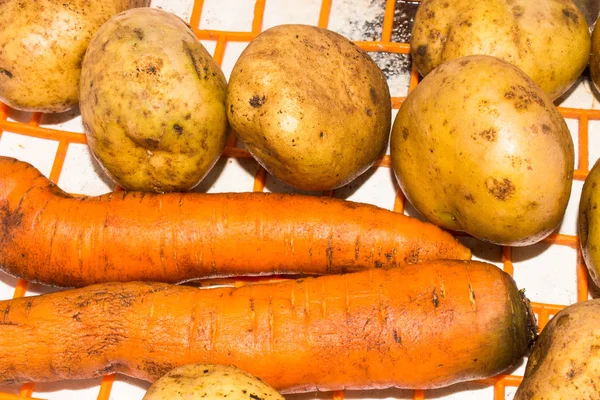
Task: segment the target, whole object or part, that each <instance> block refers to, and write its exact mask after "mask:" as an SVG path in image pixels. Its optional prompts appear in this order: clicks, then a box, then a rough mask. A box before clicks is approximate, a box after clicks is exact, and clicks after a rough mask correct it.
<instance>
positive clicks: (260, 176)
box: [252, 165, 267, 192]
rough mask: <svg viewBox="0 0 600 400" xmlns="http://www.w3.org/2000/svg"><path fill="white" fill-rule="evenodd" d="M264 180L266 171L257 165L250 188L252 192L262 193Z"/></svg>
mask: <svg viewBox="0 0 600 400" xmlns="http://www.w3.org/2000/svg"><path fill="white" fill-rule="evenodd" d="M266 180H267V171H266V170H265V169H264V168H263V167H261V166H260V165H259V166H258V169H257V170H256V174H255V175H254V187H253V188H252V191H254V192H264V190H265V182H266Z"/></svg>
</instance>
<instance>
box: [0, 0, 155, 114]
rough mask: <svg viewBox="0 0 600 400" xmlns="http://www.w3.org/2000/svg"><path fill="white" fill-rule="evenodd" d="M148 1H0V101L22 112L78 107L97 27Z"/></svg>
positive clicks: (56, 110) (51, 110)
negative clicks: (83, 64)
mask: <svg viewBox="0 0 600 400" xmlns="http://www.w3.org/2000/svg"><path fill="white" fill-rule="evenodd" d="M149 3H150V0H113V1H104V0H87V1H84V0H60V1H58V0H37V1H21V0H5V1H0V101H2V102H4V103H6V104H8V105H9V106H11V107H13V108H16V109H19V110H24V111H39V112H61V111H66V110H68V109H70V108H72V107H74V106H76V105H77V102H78V93H77V91H78V85H79V75H80V73H81V61H82V59H83V55H84V54H85V51H86V49H87V47H88V44H89V41H90V39H91V37H92V35H93V34H94V32H96V30H97V29H98V28H99V27H100V26H101V25H102V23H104V22H105V21H106V20H108V19H109V18H110V17H112V16H113V15H116V14H118V13H120V12H121V11H124V10H126V9H128V8H134V7H143V6H147V5H148V4H149Z"/></svg>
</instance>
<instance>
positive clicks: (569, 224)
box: [558, 180, 583, 236]
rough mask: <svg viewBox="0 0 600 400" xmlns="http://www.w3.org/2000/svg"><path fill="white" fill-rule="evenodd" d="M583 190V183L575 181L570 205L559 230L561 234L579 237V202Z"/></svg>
mask: <svg viewBox="0 0 600 400" xmlns="http://www.w3.org/2000/svg"><path fill="white" fill-rule="evenodd" d="M582 188H583V181H577V180H574V181H573V186H572V187H571V197H570V198H569V204H568V205H567V209H566V211H565V215H564V217H563V220H562V222H561V224H560V226H559V228H558V231H559V233H563V234H565V235H572V236H576V235H577V217H578V214H579V201H580V200H581V189H582Z"/></svg>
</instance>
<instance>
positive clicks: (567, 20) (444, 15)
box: [411, 0, 590, 100]
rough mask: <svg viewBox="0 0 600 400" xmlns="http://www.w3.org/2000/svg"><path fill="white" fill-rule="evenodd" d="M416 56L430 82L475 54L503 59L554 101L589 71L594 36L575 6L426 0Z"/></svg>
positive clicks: (564, 1) (417, 27) (538, 0)
mask: <svg viewBox="0 0 600 400" xmlns="http://www.w3.org/2000/svg"><path fill="white" fill-rule="evenodd" d="M588 3H589V0H588ZM411 50H412V60H413V62H414V63H415V65H416V67H417V69H418V70H419V72H420V73H421V74H422V75H424V76H425V75H427V74H428V73H430V72H431V71H432V70H433V69H435V68H436V67H437V66H439V65H441V64H442V63H444V62H447V61H450V60H454V59H456V58H460V57H464V56H468V55H472V54H482V55H489V56H494V57H499V58H502V59H503V60H505V61H508V62H510V63H511V64H513V65H515V66H517V67H518V68H519V69H521V70H523V72H525V73H526V74H527V75H528V76H529V77H531V78H532V79H533V80H534V81H535V83H536V84H538V85H539V86H540V87H541V88H542V89H543V90H544V91H545V92H546V93H547V94H548V95H549V97H550V98H551V99H552V100H554V99H556V98H558V97H559V96H560V95H561V94H563V93H564V92H566V91H567V90H568V89H569V87H571V86H572V85H573V83H575V81H576V80H577V78H579V76H580V75H581V73H582V72H583V70H584V69H585V67H586V66H587V63H588V60H589V58H590V35H589V32H588V24H587V22H586V19H585V17H584V16H583V14H582V13H581V11H580V10H579V8H577V6H576V5H575V4H574V3H573V1H572V0H423V1H422V2H421V4H420V5H419V9H418V10H417V14H416V16H415V23H414V26H413V31H412V37H411Z"/></svg>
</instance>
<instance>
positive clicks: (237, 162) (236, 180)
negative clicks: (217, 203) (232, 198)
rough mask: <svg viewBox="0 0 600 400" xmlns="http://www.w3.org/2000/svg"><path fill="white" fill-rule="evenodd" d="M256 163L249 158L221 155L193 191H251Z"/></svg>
mask: <svg viewBox="0 0 600 400" xmlns="http://www.w3.org/2000/svg"><path fill="white" fill-rule="evenodd" d="M257 168H258V164H257V163H256V161H254V160H251V159H237V158H225V157H222V158H221V159H220V160H219V161H218V162H217V163H216V164H215V166H214V167H213V169H212V170H211V171H210V172H209V173H208V175H207V176H206V177H205V178H204V179H203V180H202V182H200V184H199V185H198V186H196V187H195V188H194V192H202V193H225V192H251V191H252V188H253V186H254V175H255V174H256V169H257Z"/></svg>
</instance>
